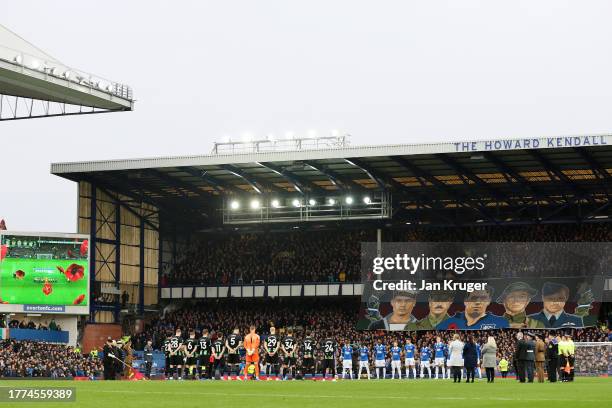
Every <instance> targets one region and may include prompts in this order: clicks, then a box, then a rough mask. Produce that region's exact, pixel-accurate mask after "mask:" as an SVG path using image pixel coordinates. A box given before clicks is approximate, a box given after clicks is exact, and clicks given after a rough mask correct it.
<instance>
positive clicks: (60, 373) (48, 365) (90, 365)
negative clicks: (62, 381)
mask: <svg viewBox="0 0 612 408" xmlns="http://www.w3.org/2000/svg"><path fill="white" fill-rule="evenodd" d="M102 369H103V367H102V362H101V361H100V360H99V359H97V358H94V357H93V356H89V355H87V356H84V355H83V354H81V353H80V351H79V350H75V349H74V348H72V347H69V346H66V345H64V344H51V343H44V342H37V341H29V340H20V341H17V340H2V341H1V342H0V378H1V377H49V378H70V377H72V378H74V377H89V378H94V377H99V376H100V375H101V373H102Z"/></svg>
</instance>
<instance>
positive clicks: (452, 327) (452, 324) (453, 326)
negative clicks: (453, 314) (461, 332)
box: [448, 323, 458, 330]
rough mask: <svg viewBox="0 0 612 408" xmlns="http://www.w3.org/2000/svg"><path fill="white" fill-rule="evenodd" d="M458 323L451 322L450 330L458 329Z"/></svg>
mask: <svg viewBox="0 0 612 408" xmlns="http://www.w3.org/2000/svg"><path fill="white" fill-rule="evenodd" d="M457 329H458V327H457V323H451V324H449V325H448V330H457Z"/></svg>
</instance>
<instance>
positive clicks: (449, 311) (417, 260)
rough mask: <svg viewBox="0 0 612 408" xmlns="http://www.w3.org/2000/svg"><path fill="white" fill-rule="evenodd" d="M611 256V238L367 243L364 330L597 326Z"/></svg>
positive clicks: (365, 249)
mask: <svg viewBox="0 0 612 408" xmlns="http://www.w3.org/2000/svg"><path fill="white" fill-rule="evenodd" d="M611 261H612V244H611V243H566V242H563V243H540V242H537V243H536V242H529V243H440V242H437V243H427V242H425V243H422V242H405V243H387V244H383V245H382V247H381V250H380V252H379V251H378V249H377V244H376V243H363V244H362V259H361V265H362V270H361V272H362V283H363V286H364V288H363V295H362V302H363V316H362V319H361V320H360V321H359V323H358V328H360V329H372V330H432V329H437V330H449V329H450V330H452V329H458V330H491V329H504V328H530V329H545V328H576V327H585V326H592V325H594V324H595V323H596V321H597V314H598V308H599V303H600V302H601V298H602V291H603V286H604V285H603V283H604V279H605V277H606V276H607V275H610V274H612V273H609V272H608V271H609V270H610V265H612V262H611Z"/></svg>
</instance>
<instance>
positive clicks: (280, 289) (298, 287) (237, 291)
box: [160, 283, 363, 299]
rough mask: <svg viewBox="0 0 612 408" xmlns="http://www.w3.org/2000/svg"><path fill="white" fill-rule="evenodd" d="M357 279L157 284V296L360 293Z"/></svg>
mask: <svg viewBox="0 0 612 408" xmlns="http://www.w3.org/2000/svg"><path fill="white" fill-rule="evenodd" d="M362 293H363V284H361V283H305V284H289V283H288V284H271V285H264V284H261V285H232V286H227V285H223V286H175V287H169V288H161V294H160V298H161V299H218V298H229V297H231V298H253V297H271V298H275V297H302V296H361V294H362Z"/></svg>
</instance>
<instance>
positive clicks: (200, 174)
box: [179, 167, 243, 194]
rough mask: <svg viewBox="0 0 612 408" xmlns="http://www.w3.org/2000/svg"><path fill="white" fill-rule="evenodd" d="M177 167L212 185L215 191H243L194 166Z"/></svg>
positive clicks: (236, 192)
mask: <svg viewBox="0 0 612 408" xmlns="http://www.w3.org/2000/svg"><path fill="white" fill-rule="evenodd" d="M179 169H180V170H181V171H184V172H185V173H189V174H191V175H192V176H194V177H197V178H198V179H200V180H202V181H204V182H205V183H206V184H208V185H209V186H210V187H212V188H213V189H214V190H215V191H217V192H218V193H223V192H228V191H229V192H232V193H234V194H239V193H242V192H243V191H242V190H241V189H239V188H238V187H235V186H233V185H231V184H227V183H225V182H223V181H221V180H219V179H217V178H215V177H213V176H211V175H209V174H208V172H207V171H206V170H200V169H197V168H195V167H179Z"/></svg>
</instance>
